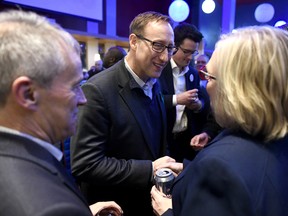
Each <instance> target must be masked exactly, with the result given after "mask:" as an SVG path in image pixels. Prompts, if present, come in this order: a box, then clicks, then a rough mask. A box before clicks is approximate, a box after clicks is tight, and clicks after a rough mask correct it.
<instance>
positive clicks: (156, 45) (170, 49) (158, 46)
mask: <svg viewBox="0 0 288 216" xmlns="http://www.w3.org/2000/svg"><path fill="white" fill-rule="evenodd" d="M135 35H136V37H138V38H140V39H141V40H145V41H148V42H149V43H150V44H151V46H152V50H153V51H154V52H157V53H162V52H163V51H164V50H165V49H167V50H168V55H170V56H171V55H174V54H175V53H176V52H177V50H178V48H177V47H175V46H170V45H169V46H166V45H164V44H162V43H159V42H156V41H151V40H149V39H147V38H145V37H143V36H142V35H137V34H135Z"/></svg>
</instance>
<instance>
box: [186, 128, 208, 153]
mask: <svg viewBox="0 0 288 216" xmlns="http://www.w3.org/2000/svg"><path fill="white" fill-rule="evenodd" d="M210 139H211V138H210V137H209V135H208V134H207V133H206V132H203V133H201V134H198V135H196V136H194V137H193V138H192V139H191V142H190V145H191V146H192V148H193V149H194V150H196V151H199V150H201V149H202V148H204V146H206V145H207V143H208V142H209V140H210Z"/></svg>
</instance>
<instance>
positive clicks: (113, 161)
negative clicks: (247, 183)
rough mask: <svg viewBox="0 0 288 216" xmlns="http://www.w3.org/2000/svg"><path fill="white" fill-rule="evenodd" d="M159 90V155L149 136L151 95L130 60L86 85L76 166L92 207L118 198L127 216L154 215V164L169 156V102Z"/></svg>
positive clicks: (74, 155) (75, 139)
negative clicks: (134, 75) (130, 67)
mask: <svg viewBox="0 0 288 216" xmlns="http://www.w3.org/2000/svg"><path fill="white" fill-rule="evenodd" d="M156 87H157V84H156ZM156 87H155V88H156ZM155 90H156V91H155V92H154V95H155V96H156V101H157V104H158V106H159V109H160V110H161V111H160V113H159V117H160V119H161V122H162V129H161V131H157V132H158V133H159V134H160V135H161V142H160V143H159V144H158V147H157V148H158V151H155V150H154V147H153V146H152V145H151V143H152V141H153V139H154V137H152V136H151V135H150V134H149V133H148V131H149V130H148V129H149V128H151V127H152V128H153V126H154V125H153V123H152V124H151V123H150V122H149V121H147V118H149V112H148V106H149V103H147V97H146V96H145V95H144V93H143V90H142V89H141V88H140V87H139V85H138V84H137V83H136V82H135V80H134V79H133V78H132V76H131V74H130V73H129V72H128V70H127V69H126V67H125V64H124V60H122V61H120V62H118V63H116V65H114V66H112V67H110V68H108V69H107V70H104V71H103V72H101V73H99V74H97V75H95V76H93V77H92V78H91V79H89V80H88V81H87V82H86V83H85V84H84V85H83V91H84V93H85V95H86V97H87V104H86V105H85V106H83V107H81V108H80V110H79V111H80V112H79V115H78V117H79V118H78V119H79V120H78V129H77V132H76V134H75V136H73V137H72V142H71V162H72V164H71V165H72V173H73V175H74V176H75V177H76V179H77V180H78V181H79V182H81V189H82V191H83V193H84V194H86V197H87V199H88V201H89V202H90V203H92V202H95V201H99V200H114V201H116V202H117V203H119V204H120V205H121V207H122V208H123V210H124V214H125V215H152V208H151V200H150V189H151V185H152V173H153V170H152V161H154V160H156V159H157V158H159V157H161V156H163V155H165V153H166V152H165V151H166V138H165V137H166V134H165V131H166V116H165V107H164V101H163V99H162V96H161V94H160V91H159V89H157V88H156V89H155ZM145 97H146V99H145ZM145 101H146V102H145Z"/></svg>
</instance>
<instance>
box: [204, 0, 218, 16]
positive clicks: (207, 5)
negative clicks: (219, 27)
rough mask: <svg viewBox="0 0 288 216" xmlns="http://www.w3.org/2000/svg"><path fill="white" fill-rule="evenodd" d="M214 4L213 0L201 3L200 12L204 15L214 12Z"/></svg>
mask: <svg viewBox="0 0 288 216" xmlns="http://www.w3.org/2000/svg"><path fill="white" fill-rule="evenodd" d="M215 7H216V6H215V2H214V1H213V0H205V1H204V2H203V3H202V11H203V12H204V13H206V14H210V13H212V12H213V11H214V10H215Z"/></svg>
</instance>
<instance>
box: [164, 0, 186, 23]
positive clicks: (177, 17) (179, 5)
mask: <svg viewBox="0 0 288 216" xmlns="http://www.w3.org/2000/svg"><path fill="white" fill-rule="evenodd" d="M168 12H169V16H170V17H171V18H172V19H173V20H174V21H175V22H182V21H184V20H186V19H187V17H188V15H189V12H190V9H189V6H188V4H187V3H186V2H185V1H183V0H175V1H173V2H172V3H171V5H170V6H169V11H168Z"/></svg>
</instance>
